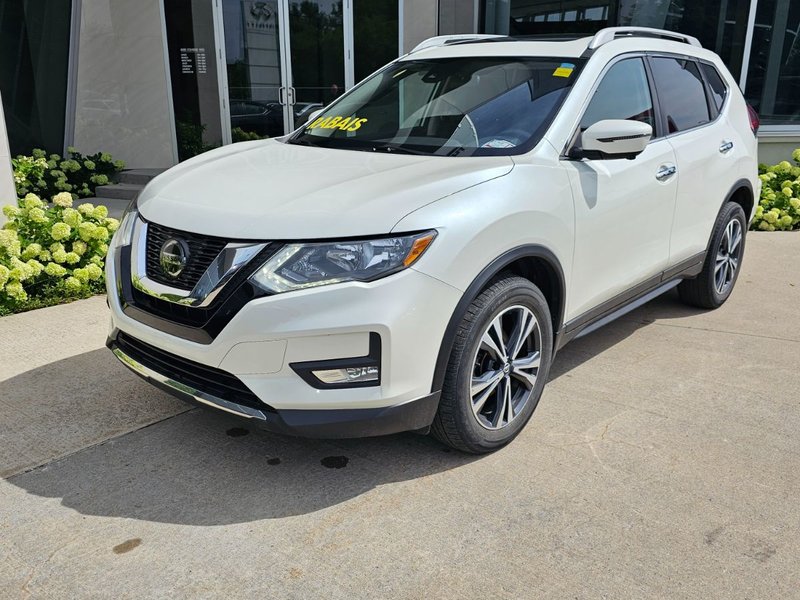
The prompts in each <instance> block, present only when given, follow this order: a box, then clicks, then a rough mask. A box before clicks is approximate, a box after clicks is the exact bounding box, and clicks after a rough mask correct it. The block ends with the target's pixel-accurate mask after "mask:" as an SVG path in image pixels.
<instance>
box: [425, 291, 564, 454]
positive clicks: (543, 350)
mask: <svg viewBox="0 0 800 600" xmlns="http://www.w3.org/2000/svg"><path fill="white" fill-rule="evenodd" d="M552 352H553V329H552V321H551V319H550V310H549V307H548V305H547V301H546V300H545V298H544V296H543V295H542V293H541V291H540V290H539V288H537V287H536V286H535V285H534V284H532V283H531V282H530V281H528V280H527V279H524V278H522V277H515V276H513V275H510V276H506V277H502V278H501V279H499V280H498V281H497V282H495V283H494V284H493V285H491V286H490V287H489V288H487V289H486V290H484V291H483V292H482V293H481V294H480V295H479V296H478V297H477V298H476V299H475V300H474V301H473V302H472V304H471V305H470V307H469V309H468V310H467V313H466V315H465V316H464V318H463V320H462V321H461V324H460V325H459V329H458V332H457V333H456V339H455V342H454V344H453V350H452V353H451V355H450V361H449V363H448V366H447V373H446V375H445V381H444V386H443V389H442V397H441V400H440V403H439V411H438V413H437V415H436V418H435V420H434V423H433V434H434V435H435V436H436V437H437V438H439V439H440V440H441V441H443V442H444V443H446V444H448V445H450V446H452V447H454V448H457V449H459V450H463V451H465V452H472V453H475V454H480V453H485V452H491V451H492V450H495V449H497V448H500V447H502V446H504V445H505V444H507V443H509V442H510V441H511V440H513V439H514V438H515V437H516V436H517V434H519V432H520V431H521V430H522V428H523V427H524V426H525V424H526V423H527V422H528V419H530V417H531V415H532V414H533V411H534V409H535V408H536V404H537V403H538V401H539V398H540V396H541V395H542V390H543V388H544V385H545V383H546V380H547V373H548V371H549V368H550V361H551V357H552Z"/></svg>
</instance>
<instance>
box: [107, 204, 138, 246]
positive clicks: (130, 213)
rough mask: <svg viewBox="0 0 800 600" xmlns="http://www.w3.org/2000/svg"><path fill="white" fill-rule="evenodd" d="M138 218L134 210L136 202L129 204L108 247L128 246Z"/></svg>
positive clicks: (136, 211) (135, 209)
mask: <svg viewBox="0 0 800 600" xmlns="http://www.w3.org/2000/svg"><path fill="white" fill-rule="evenodd" d="M138 216H139V211H138V210H137V208H136V201H133V202H131V204H130V206H128V208H127V210H126V211H125V214H124V215H123V216H122V221H121V222H120V224H119V228H118V229H117V232H116V233H115V234H114V237H113V238H111V244H109V245H110V247H111V248H113V249H117V248H121V247H122V246H128V245H130V243H131V237H132V236H133V226H134V225H135V224H136V218H137V217H138Z"/></svg>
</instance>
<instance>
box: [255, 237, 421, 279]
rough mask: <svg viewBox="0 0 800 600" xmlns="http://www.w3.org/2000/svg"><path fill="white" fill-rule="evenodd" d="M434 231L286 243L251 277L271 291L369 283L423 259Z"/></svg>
mask: <svg viewBox="0 0 800 600" xmlns="http://www.w3.org/2000/svg"><path fill="white" fill-rule="evenodd" d="M435 237H436V232H435V231H426V232H424V233H418V234H414V235H408V236H402V237H387V238H381V239H375V240H359V241H348V242H329V243H322V244H289V245H288V246H286V247H284V248H283V249H282V250H281V251H280V252H278V253H277V254H276V255H275V256H273V257H272V258H270V259H269V260H268V261H267V262H266V263H264V265H263V266H262V267H261V268H260V269H259V270H258V271H256V273H255V274H253V275H252V277H251V279H252V281H253V282H254V283H256V284H257V285H259V286H260V287H262V288H264V289H265V290H268V291H270V292H289V291H292V290H300V289H304V288H309V287H315V286H318V285H328V284H331V283H341V282H344V281H372V280H374V279H379V278H380V277H385V276H387V275H391V274H392V273H396V272H397V271H402V270H403V269H405V268H407V267H410V266H411V265H413V264H414V263H415V262H416V261H417V259H418V258H419V257H420V256H422V254H423V252H425V250H426V249H427V248H428V246H429V245H430V244H431V242H432V241H433V239H434V238H435Z"/></svg>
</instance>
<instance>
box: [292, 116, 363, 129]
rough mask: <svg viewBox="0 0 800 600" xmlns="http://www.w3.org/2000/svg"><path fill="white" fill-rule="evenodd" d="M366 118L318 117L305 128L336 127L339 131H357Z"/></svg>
mask: <svg viewBox="0 0 800 600" xmlns="http://www.w3.org/2000/svg"><path fill="white" fill-rule="evenodd" d="M367 120H368V119H359V118H358V117H319V118H318V119H316V120H315V121H314V122H313V123H311V125H309V126H308V127H306V130H310V129H338V130H340V131H358V130H359V129H361V126H362V125H363V124H364V123H366V122H367Z"/></svg>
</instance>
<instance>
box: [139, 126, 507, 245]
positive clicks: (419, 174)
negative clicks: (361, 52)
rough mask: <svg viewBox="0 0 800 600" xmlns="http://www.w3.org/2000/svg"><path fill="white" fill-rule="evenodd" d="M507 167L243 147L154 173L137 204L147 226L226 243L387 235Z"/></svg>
mask: <svg viewBox="0 0 800 600" xmlns="http://www.w3.org/2000/svg"><path fill="white" fill-rule="evenodd" d="M513 166H514V163H513V161H512V160H511V158H510V157H507V156H487V157H464V158H448V157H428V156H412V155H407V154H403V155H401V154H386V153H377V152H356V151H351V150H333V149H327V148H314V147H309V146H297V145H290V144H284V143H281V142H278V141H276V140H266V141H258V142H246V143H241V144H234V145H232V146H226V147H224V148H220V149H218V150H214V151H211V152H208V153H206V154H202V155H200V156H198V157H195V158H193V159H191V160H188V161H186V162H184V163H181V164H180V165H178V166H176V167H174V168H172V169H170V170H169V171H167V172H165V173H163V174H162V175H160V176H158V177H157V178H156V179H154V180H153V181H152V182H150V184H148V186H147V187H146V188H145V189H144V190H143V191H142V193H141V195H140V196H139V202H138V204H139V211H140V212H141V214H142V216H143V217H144V218H145V219H147V220H149V221H153V222H155V223H159V224H161V225H165V226H167V227H172V228H174V229H180V230H183V231H189V232H193V233H201V234H205V235H213V236H218V237H224V238H229V239H253V240H260V239H264V240H270V239H284V240H285V239H314V238H337V237H354V236H363V235H373V234H383V233H389V232H390V231H391V230H392V228H393V227H394V225H395V224H396V223H398V222H399V221H400V219H402V218H403V217H404V216H406V215H407V214H408V213H410V212H412V211H414V210H417V209H418V208H420V207H422V206H424V205H426V204H430V203H431V202H435V201H436V200H438V199H440V198H444V197H445V196H449V195H451V194H454V193H456V192H459V191H461V190H464V189H466V188H469V187H472V186H474V185H477V184H479V183H482V182H484V181H487V180H489V179H494V178H496V177H501V176H503V175H506V174H507V173H509V172H510V171H511V169H512V168H513ZM434 225H435V224H434Z"/></svg>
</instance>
